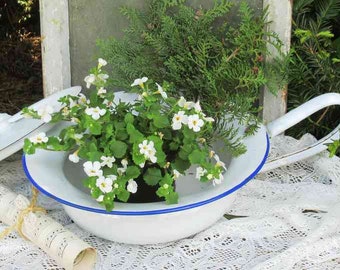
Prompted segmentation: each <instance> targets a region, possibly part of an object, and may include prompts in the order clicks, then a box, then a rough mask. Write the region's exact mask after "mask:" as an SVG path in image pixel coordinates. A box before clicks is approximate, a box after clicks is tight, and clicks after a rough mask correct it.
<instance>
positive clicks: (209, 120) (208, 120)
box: [203, 117, 215, 122]
mask: <svg viewBox="0 0 340 270" xmlns="http://www.w3.org/2000/svg"><path fill="white" fill-rule="evenodd" d="M203 119H204V121H207V122H215V119H214V118H212V117H204V118H203Z"/></svg>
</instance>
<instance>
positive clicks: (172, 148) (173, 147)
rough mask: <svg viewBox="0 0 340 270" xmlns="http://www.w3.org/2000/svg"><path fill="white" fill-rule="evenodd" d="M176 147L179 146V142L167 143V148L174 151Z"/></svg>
mask: <svg viewBox="0 0 340 270" xmlns="http://www.w3.org/2000/svg"><path fill="white" fill-rule="evenodd" d="M178 147H179V144H178V143H175V142H171V143H170V144H169V149H170V150H171V151H176V150H177V149H178Z"/></svg>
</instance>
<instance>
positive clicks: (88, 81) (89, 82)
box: [84, 74, 96, 88]
mask: <svg viewBox="0 0 340 270" xmlns="http://www.w3.org/2000/svg"><path fill="white" fill-rule="evenodd" d="M84 81H85V82H86V88H90V87H91V85H92V84H93V83H94V82H95V81H96V75H94V74H90V75H88V76H86V77H85V79H84Z"/></svg>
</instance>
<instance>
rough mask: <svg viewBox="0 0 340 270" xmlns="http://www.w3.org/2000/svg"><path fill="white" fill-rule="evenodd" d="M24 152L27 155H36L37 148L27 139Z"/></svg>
mask: <svg viewBox="0 0 340 270" xmlns="http://www.w3.org/2000/svg"><path fill="white" fill-rule="evenodd" d="M23 150H24V152H25V154H28V155H33V154H34V153H35V146H34V144H33V143H32V142H31V141H30V140H29V139H27V138H26V139H25V141H24V148H23Z"/></svg>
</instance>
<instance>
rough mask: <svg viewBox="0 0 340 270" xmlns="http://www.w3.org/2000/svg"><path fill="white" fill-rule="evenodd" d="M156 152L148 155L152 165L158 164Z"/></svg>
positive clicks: (150, 152)
mask: <svg viewBox="0 0 340 270" xmlns="http://www.w3.org/2000/svg"><path fill="white" fill-rule="evenodd" d="M155 154H156V150H155V151H149V155H146V158H148V159H150V161H151V162H152V163H156V162H157V157H156V156H155Z"/></svg>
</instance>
